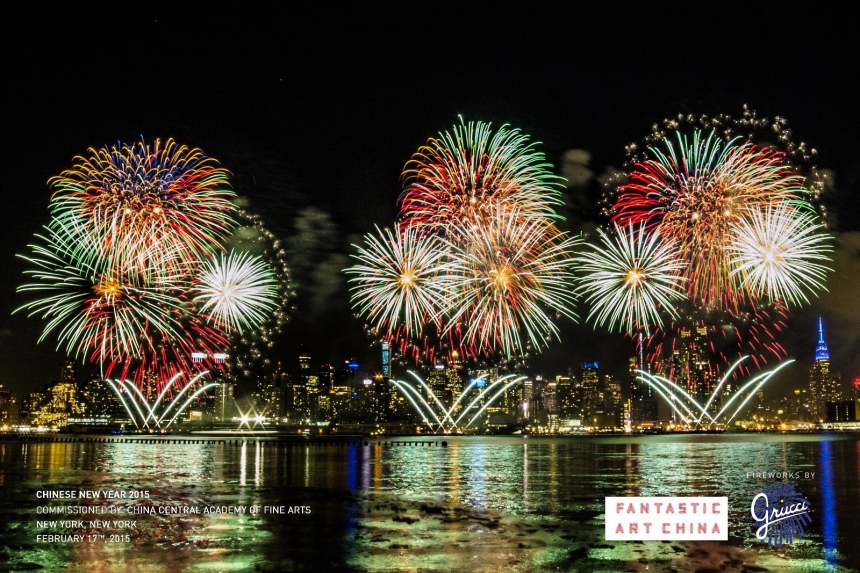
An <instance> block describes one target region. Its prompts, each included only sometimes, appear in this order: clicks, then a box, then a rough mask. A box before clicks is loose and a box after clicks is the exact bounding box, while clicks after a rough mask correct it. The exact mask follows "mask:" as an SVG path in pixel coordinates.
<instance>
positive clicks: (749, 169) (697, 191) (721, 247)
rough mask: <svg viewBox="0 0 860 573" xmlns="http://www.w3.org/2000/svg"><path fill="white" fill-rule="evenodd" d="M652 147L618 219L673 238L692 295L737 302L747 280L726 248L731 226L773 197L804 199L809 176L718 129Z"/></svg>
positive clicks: (633, 176) (718, 303)
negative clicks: (720, 134) (739, 277)
mask: <svg viewBox="0 0 860 573" xmlns="http://www.w3.org/2000/svg"><path fill="white" fill-rule="evenodd" d="M662 143H663V146H664V147H665V151H664V150H663V149H659V148H658V147H652V148H650V150H651V153H652V157H653V159H649V160H647V161H643V162H640V163H639V164H637V166H636V168H635V169H634V170H633V172H632V173H630V175H629V179H630V180H629V182H628V183H627V184H625V185H623V186H622V187H621V189H620V194H619V197H618V200H617V201H616V203H615V211H616V213H615V215H614V217H613V220H615V221H617V222H619V223H620V224H622V225H627V224H629V223H634V224H638V223H640V222H641V223H645V224H646V225H647V226H648V228H649V229H654V230H656V231H658V232H659V233H660V235H661V236H663V237H664V238H666V239H667V240H670V241H672V242H673V243H674V244H675V245H676V248H677V249H678V254H679V256H680V258H681V259H682V260H684V261H685V262H686V263H687V264H686V267H685V269H684V277H685V278H686V279H687V294H688V296H689V297H690V298H691V299H692V300H694V301H696V302H697V303H698V304H701V305H703V306H710V307H716V308H727V307H736V306H737V304H738V300H737V299H738V293H739V291H740V282H739V281H738V280H737V278H736V277H735V275H734V274H733V273H732V269H731V265H730V261H729V258H728V256H727V248H728V245H729V243H730V241H731V239H732V226H733V224H735V223H736V222H737V221H739V220H744V219H746V218H748V217H750V216H751V215H752V214H754V213H756V212H758V211H760V210H761V209H763V208H766V207H767V205H769V204H770V203H772V202H774V201H780V200H792V199H797V198H799V197H800V196H801V194H803V193H804V192H805V190H804V188H803V178H802V177H800V176H799V175H797V174H795V173H793V172H791V171H790V170H789V169H788V168H787V167H786V166H785V165H784V164H783V163H782V158H783V155H784V154H783V153H779V152H773V151H769V150H762V149H758V148H756V147H755V146H753V145H751V144H748V143H747V144H741V143H739V141H738V140H737V139H735V140H732V141H728V142H725V141H723V140H721V139H720V138H719V137H717V135H716V134H715V133H714V132H711V133H710V134H708V135H707V137H704V136H703V134H702V133H701V132H699V131H696V132H695V133H694V134H693V137H692V139H691V140H690V139H688V138H687V137H685V136H683V135H682V134H680V133H679V134H677V141H676V142H673V141H672V140H670V139H665V140H664V141H663V142H662Z"/></svg>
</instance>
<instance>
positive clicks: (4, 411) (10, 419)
mask: <svg viewBox="0 0 860 573" xmlns="http://www.w3.org/2000/svg"><path fill="white" fill-rule="evenodd" d="M0 388H2V386H0ZM17 423H18V401H17V400H15V396H14V394H12V393H11V392H7V391H6V390H0V426H11V425H13V424H17Z"/></svg>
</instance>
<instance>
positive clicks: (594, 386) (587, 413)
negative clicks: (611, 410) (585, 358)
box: [579, 362, 603, 426]
mask: <svg viewBox="0 0 860 573" xmlns="http://www.w3.org/2000/svg"><path fill="white" fill-rule="evenodd" d="M598 368H599V365H598V364H597V362H585V363H583V365H582V371H581V374H580V377H579V379H580V380H581V386H582V398H581V399H582V419H583V420H585V422H584V423H583V425H585V426H592V425H593V424H594V422H595V417H596V416H598V415H599V414H602V413H603V398H602V396H601V393H600V375H599V373H598Z"/></svg>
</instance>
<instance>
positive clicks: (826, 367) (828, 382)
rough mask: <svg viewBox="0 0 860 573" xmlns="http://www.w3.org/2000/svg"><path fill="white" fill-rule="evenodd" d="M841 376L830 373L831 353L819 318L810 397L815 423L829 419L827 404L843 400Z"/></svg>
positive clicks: (811, 373)
mask: <svg viewBox="0 0 860 573" xmlns="http://www.w3.org/2000/svg"><path fill="white" fill-rule="evenodd" d="M840 382H841V380H840V378H839V375H838V374H836V375H834V374H832V373H831V372H830V352H829V350H828V349H827V343H825V342H824V321H823V320H822V318H821V317H819V318H818V345H817V346H816V347H815V362H813V364H812V369H811V370H810V372H809V395H810V398H811V399H810V403H811V410H812V412H811V413H812V416H813V419H814V420H815V421H823V420H825V419H826V417H827V404H828V403H830V402H839V401H840V400H841V399H842V391H841V388H840V385H841V384H840Z"/></svg>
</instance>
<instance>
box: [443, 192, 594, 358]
mask: <svg viewBox="0 0 860 573" xmlns="http://www.w3.org/2000/svg"><path fill="white" fill-rule="evenodd" d="M482 223H483V224H478V223H476V222H475V223H467V224H466V225H465V226H464V227H461V228H460V229H459V231H458V234H459V236H460V240H459V241H458V243H457V244H456V245H454V244H450V246H451V249H452V256H453V259H454V264H453V265H452V268H451V274H452V276H453V277H455V278H454V284H453V288H452V291H451V293H452V299H451V305H450V309H451V311H450V313H449V316H447V317H446V321H447V323H448V326H447V330H450V329H452V328H454V327H455V326H459V327H461V328H462V330H463V342H464V344H466V345H467V346H470V347H472V348H473V350H474V353H475V354H480V353H482V352H483V353H492V352H493V351H495V350H497V349H498V350H501V351H502V352H503V353H504V354H505V355H507V357H508V358H510V357H511V356H512V355H514V354H516V353H517V352H521V351H522V349H523V347H524V344H523V336H522V334H523V332H524V333H525V338H526V339H527V340H528V341H529V342H530V343H531V345H532V346H533V347H535V348H541V347H543V346H546V345H547V339H548V338H551V337H558V327H557V326H556V325H555V323H554V320H553V318H554V316H555V315H556V314H559V315H564V316H567V317H569V318H571V319H573V320H576V318H577V317H576V314H575V312H574V311H573V306H574V304H575V301H576V296H575V294H574V293H573V292H572V291H571V289H570V285H571V284H572V283H573V281H574V274H573V268H574V259H573V258H572V256H571V253H572V251H573V250H574V249H575V248H576V247H578V246H579V245H580V243H581V241H580V239H579V237H569V236H567V235H565V234H564V233H562V232H560V231H559V230H558V229H557V228H556V227H555V226H554V225H553V224H552V223H550V222H548V221H546V220H543V219H529V218H523V217H522V216H521V215H520V213H519V212H518V210H517V209H516V208H513V209H506V208H503V207H502V206H500V205H496V206H495V208H494V209H493V210H492V211H490V216H488V217H487V219H486V220H485V221H482Z"/></svg>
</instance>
